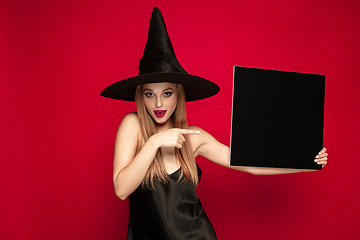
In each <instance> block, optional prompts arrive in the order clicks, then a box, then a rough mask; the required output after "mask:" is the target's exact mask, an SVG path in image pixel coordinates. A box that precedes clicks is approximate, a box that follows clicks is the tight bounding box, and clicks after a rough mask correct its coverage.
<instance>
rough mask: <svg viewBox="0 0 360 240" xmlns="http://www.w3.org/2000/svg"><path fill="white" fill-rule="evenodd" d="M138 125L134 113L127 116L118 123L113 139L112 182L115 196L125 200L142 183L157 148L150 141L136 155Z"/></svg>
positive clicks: (138, 134) (138, 135)
mask: <svg viewBox="0 0 360 240" xmlns="http://www.w3.org/2000/svg"><path fill="white" fill-rule="evenodd" d="M139 137H140V123H139V120H138V118H137V115H136V113H129V114H127V115H126V116H125V117H124V118H123V120H122V121H121V123H120V126H119V129H118V131H117V134H116V139H115V150H114V166H113V182H114V188H115V193H116V195H117V196H118V197H119V198H120V199H122V200H124V199H126V198H127V197H128V196H129V195H130V194H131V193H132V192H133V191H135V189H136V188H137V187H138V186H139V185H140V184H141V182H142V181H143V179H144V177H145V175H146V173H147V171H148V169H149V167H150V164H151V163H152V161H153V159H154V157H155V154H156V151H157V149H158V147H157V146H156V145H155V144H154V142H153V141H152V140H150V139H149V141H147V142H146V144H145V145H144V146H143V148H142V149H141V151H140V152H139V153H138V154H136V150H137V147H138V140H139Z"/></svg>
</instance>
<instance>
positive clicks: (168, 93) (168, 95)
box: [164, 92, 173, 97]
mask: <svg viewBox="0 0 360 240" xmlns="http://www.w3.org/2000/svg"><path fill="white" fill-rule="evenodd" d="M171 94H173V93H172V92H165V93H164V96H165V97H170V96H171Z"/></svg>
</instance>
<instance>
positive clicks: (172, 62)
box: [101, 8, 328, 240]
mask: <svg viewBox="0 0 360 240" xmlns="http://www.w3.org/2000/svg"><path fill="white" fill-rule="evenodd" d="M159 36H160V37H159ZM161 38H162V40H160V41H159V39H161ZM139 70H140V73H139V76H137V77H133V78H130V79H126V80H123V81H119V82H117V83H115V84H113V85H110V86H109V87H108V88H106V89H105V90H104V91H103V92H102V93H101V95H102V96H105V97H110V98H115V99H121V100H128V101H131V100H133V99H134V97H135V101H136V107H137V113H129V114H127V115H126V116H125V117H124V118H123V120H122V122H121V124H120V126H119V129H118V132H117V135H116V141H115V153H114V172H113V181H114V187H115V192H116V195H117V196H118V197H119V198H120V199H122V200H124V199H126V198H128V197H129V227H128V239H157V240H159V239H216V235H215V231H214V229H213V227H212V225H211V223H210V221H209V219H208V217H207V216H206V214H205V211H204V210H203V208H202V205H201V202H200V200H199V199H198V197H197V196H196V193H195V189H196V186H197V184H198V183H199V181H200V177H201V170H200V168H199V167H198V166H197V164H196V162H195V158H196V157H197V156H198V155H201V156H203V157H205V158H207V159H209V160H211V161H213V162H215V163H217V164H219V165H222V166H225V167H229V168H233V169H236V170H239V171H242V172H246V173H251V174H283V173H293V172H300V171H302V170H293V169H276V168H256V167H233V166H230V165H229V153H230V150H229V147H227V146H225V145H223V144H221V143H219V142H218V141H217V140H216V139H215V138H213V137H212V136H211V135H210V134H209V133H207V132H206V131H204V130H202V129H201V128H199V127H195V126H188V124H187V119H186V109H185V101H189V100H197V99H202V98H206V97H209V96H212V95H215V94H216V93H217V92H218V90H219V89H218V87H217V86H216V85H215V84H213V83H211V82H209V81H207V80H205V79H202V78H199V77H196V76H193V75H188V74H187V73H186V72H185V70H184V69H183V68H182V67H181V65H180V64H179V62H178V61H177V60H176V57H175V54H174V51H173V49H172V45H171V42H170V39H168V35H167V33H166V28H165V24H164V23H163V18H162V15H161V13H160V11H159V10H158V9H157V8H154V11H153V14H152V17H151V21H150V27H149V36H148V41H147V44H146V47H145V51H144V56H143V58H142V59H141V60H140V66H139ZM327 156H328V155H327V153H326V149H325V148H324V149H322V150H321V152H320V153H319V154H318V155H317V156H316V157H315V161H316V162H317V164H321V165H323V166H325V165H326V163H327Z"/></svg>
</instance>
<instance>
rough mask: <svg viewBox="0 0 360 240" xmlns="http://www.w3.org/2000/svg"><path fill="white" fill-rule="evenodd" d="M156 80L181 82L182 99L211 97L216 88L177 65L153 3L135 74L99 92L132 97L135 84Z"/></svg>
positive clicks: (133, 97) (128, 99)
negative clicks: (137, 73)
mask: <svg viewBox="0 0 360 240" xmlns="http://www.w3.org/2000/svg"><path fill="white" fill-rule="evenodd" d="M159 82H171V83H179V84H182V85H183V86H184V90H185V98H186V101H195V100H200V99H203V98H207V97H211V96H213V95H215V94H216V93H218V92H219V90H220V88H219V87H218V86H217V85H216V84H215V83H213V82H210V81H209V80H206V79H204V78H201V77H198V76H194V75H190V74H188V73H187V72H186V71H185V70H184V68H183V67H182V66H181V65H180V63H179V61H178V60H177V59H176V56H175V52H174V49H173V46H172V44H171V41H170V38H169V35H168V33H167V31H166V26H165V22H164V18H163V16H162V14H161V12H160V10H159V9H158V8H157V7H154V9H153V12H152V15H151V19H150V26H149V33H148V39H147V42H146V46H145V50H144V54H143V57H142V58H141V59H140V63H139V75H138V76H135V77H132V78H127V79H124V80H121V81H118V82H116V83H114V84H112V85H110V86H108V87H107V88H105V89H104V90H103V91H102V92H101V94H100V95H101V96H104V97H108V98H114V99H119V100H125V101H134V100H135V90H136V87H137V86H138V85H142V84H145V83H159Z"/></svg>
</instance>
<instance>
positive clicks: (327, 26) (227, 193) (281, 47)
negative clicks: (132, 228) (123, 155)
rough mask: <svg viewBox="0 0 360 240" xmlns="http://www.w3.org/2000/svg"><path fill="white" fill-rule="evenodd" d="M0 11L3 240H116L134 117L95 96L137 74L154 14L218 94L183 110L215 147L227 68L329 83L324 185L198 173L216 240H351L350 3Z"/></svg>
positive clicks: (9, 7) (354, 179) (148, 4)
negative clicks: (119, 148)
mask: <svg viewBox="0 0 360 240" xmlns="http://www.w3.org/2000/svg"><path fill="white" fill-rule="evenodd" d="M290 2H291V3H290ZM0 4H1V6H0V28H1V29H0V30H1V34H0V79H1V80H0V81H1V85H0V111H1V115H0V121H1V124H0V141H1V144H0V147H1V151H0V160H1V162H0V164H1V167H0V239H34V240H39V239H40V240H42V239H44V240H45V239H55V240H56V239H59V240H60V239H61V240H62V239H89V240H90V239H91V240H92V239H125V237H126V230H127V220H128V202H127V200H126V201H121V200H120V199H118V198H117V197H116V196H115V194H114V191H113V186H112V156H113V145H114V138H115V133H116V130H117V127H118V125H119V123H120V121H121V119H122V117H123V116H124V115H125V114H126V113H128V112H129V111H135V105H134V104H133V103H128V102H121V101H116V100H110V99H105V98H102V97H100V96H99V93H100V91H101V90H102V89H103V88H104V87H106V86H107V85H109V84H111V83H113V82H115V81H117V80H120V79H123V78H127V77H130V76H134V75H136V74H137V64H138V61H139V59H140V57H141V56H142V52H143V48H144V46H145V42H146V38H147V30H148V24H149V19H150V14H151V11H152V7H154V6H155V4H156V5H157V6H158V7H159V8H160V9H161V10H162V12H163V15H164V18H165V21H166V24H167V27H168V32H169V35H170V37H171V40H172V42H173V44H174V47H175V51H176V54H177V57H178V59H179V61H180V62H181V64H182V65H183V67H184V68H185V69H186V70H187V71H188V72H189V73H192V74H195V75H199V76H203V77H205V78H208V79H211V80H212V81H214V82H215V83H217V84H218V85H219V86H220V88H221V91H220V93H219V94H218V95H216V96H215V97H212V98H210V99H207V100H201V101H198V102H192V103H188V104H187V109H188V118H189V123H190V125H197V126H199V127H201V128H203V129H205V130H207V131H208V132H210V133H211V134H213V136H214V137H216V138H217V139H218V140H219V141H221V142H223V143H225V144H229V140H230V119H231V90H232V69H233V66H234V65H240V66H248V67H259V68H268V69H278V70H288V71H299V72H309V73H319V74H325V75H326V101H325V102H326V103H325V136H324V145H325V146H326V147H327V148H328V149H329V154H330V159H329V164H328V166H326V167H325V169H324V170H323V171H319V172H313V173H298V174H291V175H279V176H252V175H248V174H245V173H240V172H237V171H233V170H229V169H225V168H222V167H220V166H216V165H215V164H213V163H211V162H209V161H207V160H205V159H202V158H199V159H198V162H199V164H200V166H201V167H202V169H203V172H204V174H203V178H202V182H201V184H200V186H199V187H198V196H199V197H200V199H201V200H202V202H203V205H204V207H205V210H206V212H207V214H208V215H209V217H210V219H211V221H212V223H213V225H214V227H215V229H216V232H217V235H218V238H219V239H327V240H328V239H355V238H357V237H358V232H357V231H356V230H355V229H357V228H358V224H359V218H358V216H359V214H360V211H359V202H360V194H359V187H360V186H359V184H360V181H359V174H358V171H359V170H358V167H359V165H360V163H359V157H358V153H357V151H358V150H357V147H358V146H359V143H360V142H359V136H358V134H359V132H360V131H359V120H360V119H359V118H360V117H359V113H358V111H359V102H360V101H359V94H358V91H359V75H360V74H359V71H358V69H359V66H358V65H359V63H360V61H359V60H360V59H359V56H360V51H359V50H360V47H359V42H360V31H359V23H360V22H359V20H360V19H359V14H358V13H359V11H360V4H359V3H358V1H355V0H353V1H351V0H341V1H340V0H337V1H313V0H296V1H285V0H278V1H265V0H262V1H242V0H240V1H231V0H225V1H221V2H217V1H207V0H202V1H188V0H185V1H178V2H176V1H132V2H131V3H130V1H127V2H125V1H85V0H84V1H45V0H44V1H40V0H35V1H25V0H24V1H16V0H14V1H10V0H9V1H1V3H0ZM259 151H261V146H259ZM254 154H256V153H254ZM294 154H296V153H294ZM289 158H291V156H289Z"/></svg>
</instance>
